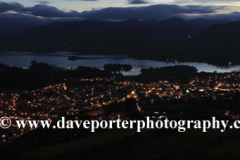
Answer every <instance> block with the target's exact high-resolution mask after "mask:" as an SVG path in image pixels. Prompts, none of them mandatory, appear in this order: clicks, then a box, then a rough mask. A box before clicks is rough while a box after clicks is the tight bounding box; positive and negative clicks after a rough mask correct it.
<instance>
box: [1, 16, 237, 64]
mask: <svg viewBox="0 0 240 160" xmlns="http://www.w3.org/2000/svg"><path fill="white" fill-rule="evenodd" d="M226 22H228V20H219V21H210V20H204V19H196V20H192V21H191V22H190V21H185V20H184V19H182V18H176V17H175V18H169V19H165V20H149V21H139V20H137V19H134V18H129V19H126V20H124V21H115V22H114V21H106V20H98V19H88V20H83V21H69V22H54V23H51V24H48V25H44V26H40V27H35V28H32V29H30V30H27V31H25V32H23V33H20V34H17V35H12V36H10V37H8V38H2V39H1V40H0V50H1V51H9V50H10V51H12V50H15V51H38V52H55V51H75V52H83V53H91V54H128V55H129V56H133V57H136V58H142V59H155V60H162V61H166V60H167V59H169V60H172V61H175V60H177V61H178V62H179V61H192V62H208V63H212V64H218V65H228V62H232V64H240V57H239V55H238V54H239V53H240V47H239V43H240V38H239V37H240V21H237V22H230V23H226ZM190 23H191V24H190ZM213 23H219V24H215V25H212V26H210V27H208V28H207V29H205V30H204V31H201V30H202V28H201V26H200V24H202V25H203V26H204V27H206V26H207V25H210V24H213ZM220 23H224V24H220ZM225 23H226V24H225Z"/></svg>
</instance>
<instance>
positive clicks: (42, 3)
mask: <svg viewBox="0 0 240 160" xmlns="http://www.w3.org/2000/svg"><path fill="white" fill-rule="evenodd" d="M37 2H38V3H39V4H41V5H46V4H49V3H50V2H49V1H37Z"/></svg>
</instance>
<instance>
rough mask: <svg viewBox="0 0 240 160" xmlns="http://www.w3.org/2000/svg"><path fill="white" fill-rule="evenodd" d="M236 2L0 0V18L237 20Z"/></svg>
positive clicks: (188, 0)
mask: <svg viewBox="0 0 240 160" xmlns="http://www.w3.org/2000/svg"><path fill="white" fill-rule="evenodd" d="M239 7H240V2H239V1H234V0H232V1H231V0H229V1H226V0H48V1H37V0H18V2H14V1H12V2H4V1H2V2H0V19H2V18H5V19H7V18H16V17H25V16H26V17H28V18H35V17H38V18H78V19H88V18H91V19H109V20H122V19H126V18H137V19H140V20H144V19H159V20H160V19H165V18H170V17H182V18H184V19H194V18H206V19H229V20H239V19H240V9H239Z"/></svg>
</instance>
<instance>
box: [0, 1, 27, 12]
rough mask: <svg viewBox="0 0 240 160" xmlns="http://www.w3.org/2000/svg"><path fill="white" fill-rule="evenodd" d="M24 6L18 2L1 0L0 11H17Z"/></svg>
mask: <svg viewBox="0 0 240 160" xmlns="http://www.w3.org/2000/svg"><path fill="white" fill-rule="evenodd" d="M22 8H24V7H23V6H22V5H21V4H19V3H17V2H12V3H6V2H0V12H6V11H17V10H19V9H22Z"/></svg>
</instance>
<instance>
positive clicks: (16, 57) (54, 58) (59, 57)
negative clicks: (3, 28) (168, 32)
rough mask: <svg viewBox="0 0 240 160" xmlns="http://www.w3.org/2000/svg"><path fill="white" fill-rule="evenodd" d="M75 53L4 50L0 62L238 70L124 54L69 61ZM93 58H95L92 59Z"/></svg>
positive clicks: (237, 68)
mask: <svg viewBox="0 0 240 160" xmlns="http://www.w3.org/2000/svg"><path fill="white" fill-rule="evenodd" d="M70 55H75V53H72V52H54V53H48V54H36V53H30V52H5V53H0V63H4V64H7V65H10V66H17V67H23V68H28V67H29V66H30V65H31V64H30V61H32V60H36V61H37V62H45V63H48V64H50V65H52V66H56V67H78V66H89V67H97V68H100V69H103V65H104V64H106V63H120V64H131V65H132V66H133V69H132V70H131V71H130V72H123V74H124V75H138V74H139V73H140V70H141V68H146V67H164V66H174V65H188V66H194V67H196V68H197V69H198V71H199V72H201V71H205V72H214V71H217V72H232V71H240V65H233V66H231V67H217V66H214V65H210V64H207V63H198V62H180V63H175V62H169V63H167V62H160V61H154V60H139V59H134V58H129V57H128V56H126V55H118V56H116V55H77V56H78V57H83V58H92V59H79V60H76V61H69V60H68V56H70ZM94 58H95V59H94Z"/></svg>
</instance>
